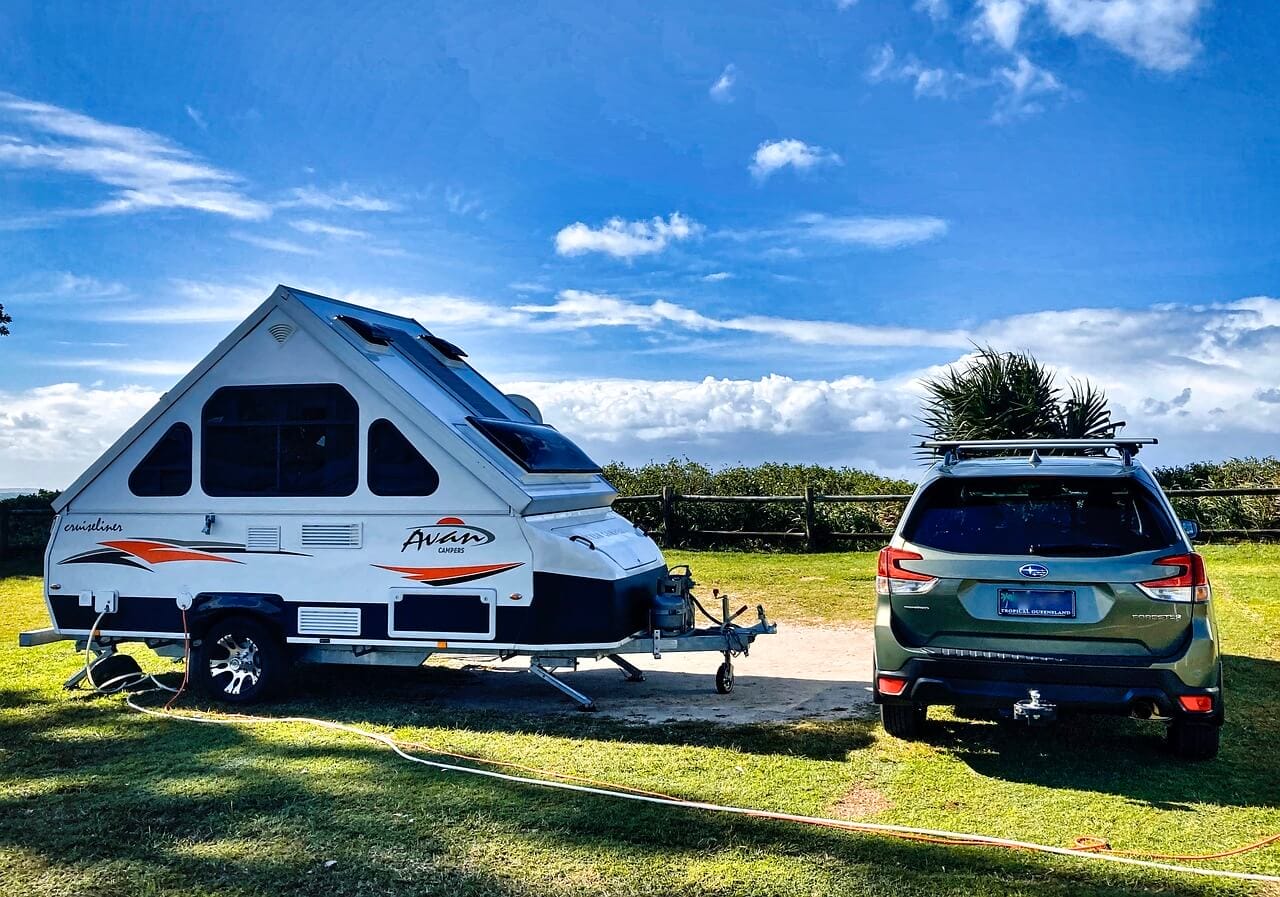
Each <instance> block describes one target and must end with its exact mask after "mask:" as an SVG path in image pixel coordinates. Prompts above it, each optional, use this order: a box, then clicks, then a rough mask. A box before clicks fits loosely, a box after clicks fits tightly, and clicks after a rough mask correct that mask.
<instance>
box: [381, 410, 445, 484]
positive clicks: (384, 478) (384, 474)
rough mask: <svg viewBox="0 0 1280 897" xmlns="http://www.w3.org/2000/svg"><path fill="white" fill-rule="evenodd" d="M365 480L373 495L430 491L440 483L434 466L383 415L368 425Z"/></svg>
mask: <svg viewBox="0 0 1280 897" xmlns="http://www.w3.org/2000/svg"><path fill="white" fill-rule="evenodd" d="M368 480H369V491H370V492H372V493H373V494H374V495H430V494H431V493H433V492H435V491H436V489H437V488H439V486H440V474H438V473H436V469H435V468H434V467H432V466H431V464H430V462H428V461H427V459H426V458H424V457H422V454H421V453H420V452H419V451H418V450H417V449H416V448H414V446H413V443H412V442H410V441H409V440H408V439H406V438H405V435H404V434H403V433H401V432H400V431H399V430H398V429H397V428H396V425H395V424H393V423H392V422H391V421H389V420H386V419H385V418H379V419H378V420H375V421H374V422H373V423H372V424H370V425H369V471H368Z"/></svg>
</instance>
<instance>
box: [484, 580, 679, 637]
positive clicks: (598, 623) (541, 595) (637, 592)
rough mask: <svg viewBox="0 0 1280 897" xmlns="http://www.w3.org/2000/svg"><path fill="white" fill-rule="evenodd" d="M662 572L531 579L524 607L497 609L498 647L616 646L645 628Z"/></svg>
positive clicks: (647, 625) (646, 627)
mask: <svg viewBox="0 0 1280 897" xmlns="http://www.w3.org/2000/svg"><path fill="white" fill-rule="evenodd" d="M666 575H667V568H666V567H658V568H655V569H653V570H648V571H646V572H644V573H637V574H636V575H634V576H628V577H626V578H625V579H615V580H607V579H589V578H587V577H583V576H567V575H565V574H563V573H537V572H535V573H534V574H533V602H532V604H531V605H530V606H529V607H501V608H498V634H497V639H496V640H497V641H499V642H512V643H515V644H534V645H538V644H541V645H563V644H583V643H591V642H616V641H619V640H621V639H624V638H627V637H629V636H632V635H635V634H636V633H638V632H643V631H645V630H646V629H648V628H649V610H650V608H652V607H653V598H654V595H656V594H657V591H658V580H659V579H661V578H662V577H664V576H666Z"/></svg>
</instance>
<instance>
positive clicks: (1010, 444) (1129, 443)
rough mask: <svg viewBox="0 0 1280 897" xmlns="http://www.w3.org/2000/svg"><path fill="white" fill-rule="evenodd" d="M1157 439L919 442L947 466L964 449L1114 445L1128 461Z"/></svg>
mask: <svg viewBox="0 0 1280 897" xmlns="http://www.w3.org/2000/svg"><path fill="white" fill-rule="evenodd" d="M1158 443H1159V440H1158V439H1155V438H1154V437H1151V436H1130V437H1116V438H1111V439H926V440H925V441H923V442H921V443H920V448H922V449H932V450H933V452H934V454H937V455H941V456H942V458H943V464H944V465H946V466H948V467H950V466H951V465H952V464H955V463H956V462H957V461H959V460H960V458H961V456H962V455H963V454H965V453H973V454H976V453H979V452H1009V451H1013V452H1018V451H1026V452H1027V453H1029V454H1032V455H1036V454H1038V453H1039V452H1040V451H1053V450H1061V449H1115V450H1116V451H1117V453H1118V454H1119V455H1120V457H1121V458H1123V459H1124V463H1125V464H1126V465H1128V464H1130V463H1132V461H1133V456H1134V455H1136V454H1138V451H1139V450H1140V449H1141V448H1142V446H1144V445H1157V444H1158Z"/></svg>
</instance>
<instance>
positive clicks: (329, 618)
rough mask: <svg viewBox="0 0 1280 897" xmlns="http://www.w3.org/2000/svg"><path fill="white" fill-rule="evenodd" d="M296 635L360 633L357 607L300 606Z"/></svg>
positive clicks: (352, 634) (351, 634) (354, 635)
mask: <svg viewBox="0 0 1280 897" xmlns="http://www.w3.org/2000/svg"><path fill="white" fill-rule="evenodd" d="M298 635H346V636H351V637H353V638H356V637H359V635H360V608H358V607H300V608H298Z"/></svg>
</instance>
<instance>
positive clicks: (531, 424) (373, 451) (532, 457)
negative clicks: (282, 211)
mask: <svg viewBox="0 0 1280 897" xmlns="http://www.w3.org/2000/svg"><path fill="white" fill-rule="evenodd" d="M615 497H616V493H615V492H614V490H613V488H612V487H611V486H610V485H609V483H608V482H607V481H606V480H605V479H604V477H602V476H601V474H600V468H599V467H598V466H597V465H596V464H595V463H594V462H592V461H591V459H590V458H588V457H587V455H586V454H585V453H584V452H583V451H582V450H581V449H580V448H578V447H577V446H576V445H575V444H574V443H573V442H572V441H571V440H569V439H568V438H567V437H566V436H564V435H563V434H561V433H560V432H559V431H557V430H556V429H554V428H553V427H551V426H549V425H547V424H545V423H543V421H542V419H541V415H540V413H539V411H538V409H537V408H536V407H535V406H534V404H533V403H532V402H530V401H529V400H528V399H525V398H522V397H519V396H513V395H504V394H503V393H502V392H501V391H499V390H498V389H497V388H496V387H495V386H493V384H491V383H490V382H489V381H487V380H486V379H485V378H484V377H482V376H481V375H480V374H479V373H477V372H476V370H475V369H474V368H472V367H471V366H470V365H469V364H468V363H467V361H466V353H465V352H463V351H462V350H461V349H460V348H458V347H457V346H455V345H453V344H451V343H449V342H447V341H446V340H444V339H441V338H440V337H438V336H436V335H434V334H432V333H431V332H429V331H427V330H426V329H425V328H423V327H422V325H420V324H419V323H418V322H417V321H415V320H412V319H410V318H404V317H399V316H396V315H391V314H387V313H384V312H379V311H375V310H373V309H369V308H361V307H359V306H355V305H351V304H348V303H345V302H340V301H337V300H334V299H328V298H325V297H322V296H317V295H314V294H312V293H307V292H304V291H302V290H297V289H293V288H291V287H284V286H281V287H278V288H277V289H276V290H275V292H274V293H273V294H272V295H271V296H270V298H268V299H267V301H266V302H264V303H263V304H262V305H261V306H260V307H259V308H258V309H257V310H256V311H254V312H253V314H251V315H250V316H249V317H248V319H247V320H245V321H244V322H243V323H242V324H241V325H240V326H238V327H237V328H236V329H235V330H234V331H233V332H232V333H231V335H230V336H228V337H227V338H226V339H225V340H223V341H222V343H221V344H220V345H219V346H218V347H217V348H216V349H214V351H213V352H212V353H211V354H210V355H209V356H208V357H207V358H205V359H204V361H202V362H201V363H200V364H199V365H197V366H196V368H195V369H194V370H193V371H191V373H190V374H188V375H187V376H186V377H185V378H183V379H182V381H181V382H180V383H178V385H177V386H175V387H174V388H173V389H172V390H171V391H170V392H169V393H167V394H166V395H165V396H164V397H163V398H162V399H161V400H160V402H159V403H158V404H157V405H156V406H155V407H154V408H152V409H151V411H150V412H148V413H147V415H146V416H145V417H143V419H142V420H140V421H139V422H138V423H137V424H136V425H135V426H134V427H133V428H132V429H130V430H129V431H128V432H127V433H125V434H124V436H122V437H121V438H120V439H119V441H117V442H116V443H115V445H113V446H112V447H111V448H110V449H109V450H108V451H107V452H106V453H105V454H104V455H103V456H102V457H101V458H100V459H99V460H98V461H97V462H96V463H95V464H94V465H93V466H92V467H90V468H89V469H88V470H87V471H85V473H84V474H83V475H82V476H81V477H80V478H79V479H78V480H76V482H75V483H74V484H73V485H72V486H71V487H70V488H68V489H67V490H66V491H65V492H63V493H62V495H61V496H60V497H59V498H58V500H57V502H55V506H54V507H55V511H56V512H57V517H56V519H55V522H54V526H53V532H52V535H51V538H50V542H49V546H48V549H47V552H46V555H45V600H46V602H47V604H48V611H49V617H50V619H51V620H52V623H53V626H52V628H51V629H47V630H41V631H38V632H31V633H24V634H23V636H22V642H23V644H26V645H35V644H44V643H47V642H50V641H56V640H60V639H69V640H74V641H75V642H76V643H77V645H78V646H79V647H80V648H81V649H82V650H84V649H86V648H88V649H92V651H93V652H95V654H96V655H98V657H99V661H98V662H100V663H106V662H108V661H109V660H110V658H111V655H112V654H113V653H114V651H115V649H116V646H118V645H119V644H121V643H124V642H141V643H144V644H145V645H147V646H148V647H150V648H152V649H153V650H156V651H157V652H159V653H161V654H166V655H170V656H175V657H177V656H183V655H184V654H186V653H187V652H188V650H189V652H190V666H189V675H190V678H191V679H192V680H193V681H194V682H195V683H197V684H199V685H202V686H203V687H204V688H205V689H206V690H207V691H208V692H210V693H211V694H213V695H214V696H216V697H218V698H221V699H223V700H226V701H228V702H232V703H244V702H249V701H253V700H257V699H259V698H261V697H264V696H265V695H267V694H269V693H271V692H273V691H275V690H276V689H277V688H279V686H280V685H281V683H282V682H283V681H285V680H286V678H287V672H288V667H289V666H290V665H291V664H292V663H294V662H310V663H342V664H390V665H401V666H417V665H419V664H421V663H422V662H423V661H424V660H426V658H427V657H428V656H430V655H432V654H434V653H446V654H464V655H465V654H484V655H490V656H492V655H499V656H501V657H504V658H510V657H513V656H519V655H527V656H528V657H529V660H530V670H531V672H533V673H534V674H535V675H537V676H539V677H540V678H542V679H544V680H545V681H546V682H547V683H548V684H550V685H552V686H554V687H556V688H558V689H560V690H561V691H562V692H563V693H564V694H565V695H567V696H568V697H570V698H571V699H572V700H573V701H575V702H576V703H577V704H578V705H579V706H580V707H582V708H583V709H590V708H592V707H593V706H594V705H593V704H592V701H591V699H590V697H588V696H586V695H583V694H581V693H579V692H578V691H577V690H575V689H574V688H572V687H571V686H569V685H568V684H567V683H566V682H564V681H563V680H562V679H559V678H557V677H556V676H555V675H554V673H555V671H556V670H562V669H566V668H567V669H573V668H575V667H576V665H577V663H578V661H579V660H580V659H583V658H594V659H602V658H606V657H607V658H610V659H612V660H613V661H614V662H615V663H617V664H618V665H619V666H620V667H621V668H622V669H623V670H624V672H626V673H627V674H628V676H629V677H631V678H642V674H641V673H640V671H639V670H638V669H637V668H636V667H635V666H634V665H633V664H631V663H630V662H629V661H628V660H627V656H634V655H640V654H649V655H652V656H653V657H654V658H659V657H661V655H662V653H663V652H664V651H681V650H696V651H715V652H719V653H721V654H723V655H724V663H723V664H722V665H721V668H720V671H719V672H718V674H717V680H716V681H717V688H718V689H719V690H720V691H721V692H728V691H730V690H731V689H732V685H733V667H732V659H733V657H734V656H735V655H737V654H739V653H742V652H745V651H746V649H747V648H748V647H749V646H750V645H751V643H752V641H753V640H754V639H755V638H756V636H758V635H762V634H765V633H770V632H773V631H774V626H773V625H772V624H770V623H769V622H768V621H767V620H766V618H765V614H764V610H763V608H757V609H756V611H757V613H756V616H757V619H756V621H755V622H754V623H753V625H750V626H747V625H741V624H739V623H737V622H736V619H737V617H738V614H741V613H742V611H738V614H734V613H730V611H729V606H728V601H727V599H726V600H723V601H722V602H721V607H720V608H718V609H719V611H720V613H719V616H718V617H714V616H711V615H710V614H708V616H709V617H710V623H709V625H707V626H705V627H702V628H698V627H696V626H695V613H694V610H695V607H697V608H699V609H700V608H701V605H698V604H697V599H696V598H694V596H693V595H692V594H691V592H690V587H691V585H692V580H691V579H690V577H689V575H688V571H687V570H677V571H671V570H668V568H667V565H666V563H665V562H664V560H663V557H662V554H661V552H660V551H659V549H658V547H657V545H656V544H654V542H653V540H652V539H650V538H649V537H648V536H647V535H645V533H644V532H642V531H641V530H640V529H638V528H637V527H635V526H633V525H632V524H631V523H630V522H628V521H627V520H626V519H624V518H623V517H621V516H620V515H618V514H617V513H615V512H614V511H613V510H612V509H611V505H612V502H613V500H614V498H615Z"/></svg>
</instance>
